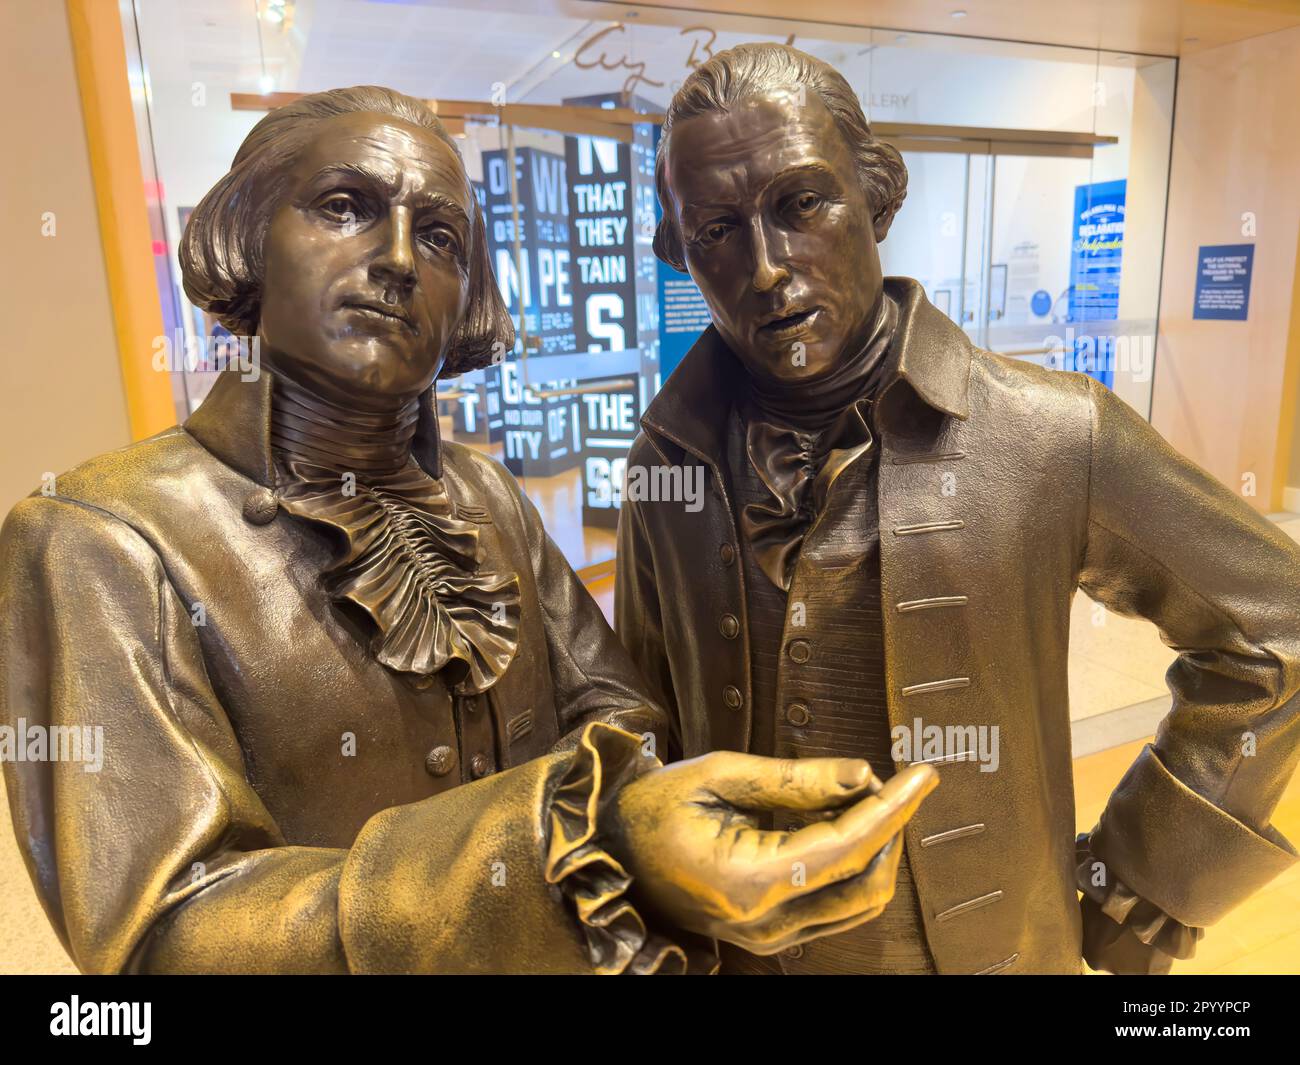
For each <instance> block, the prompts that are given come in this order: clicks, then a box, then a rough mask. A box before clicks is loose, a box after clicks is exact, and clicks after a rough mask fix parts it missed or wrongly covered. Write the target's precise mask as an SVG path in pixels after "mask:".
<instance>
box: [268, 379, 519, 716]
mask: <svg viewBox="0 0 1300 1065" xmlns="http://www.w3.org/2000/svg"><path fill="white" fill-rule="evenodd" d="M272 395H273V398H272V406H271V442H272V445H273V447H274V449H275V453H276V458H277V461H278V464H279V466H280V469H281V472H282V475H283V476H282V484H281V487H280V493H279V496H280V505H281V506H282V507H284V509H285V510H286V511H288V512H289V513H290V514H292V515H294V516H295V517H298V518H302V519H305V520H307V521H311V522H314V523H316V524H317V525H322V526H325V527H328V528H330V529H333V530H334V531H335V532H336V533H337V534H338V537H339V539H340V542H341V543H342V544H343V551H342V554H341V555H340V556H339V557H338V558H337V559H336V560H335V561H334V562H333V564H331V565H330V566H329V568H327V569H326V570H325V572H324V574H323V577H324V580H325V583H326V587H327V589H328V590H329V592H330V594H331V595H332V596H333V597H334V598H336V599H339V600H345V601H347V602H350V603H352V604H354V605H355V606H357V607H359V608H360V609H361V610H362V611H363V612H364V614H365V615H366V616H367V617H368V618H369V620H370V622H371V624H372V625H373V627H374V634H373V636H372V639H371V653H372V654H374V656H375V658H376V659H377V660H378V661H380V662H381V663H383V664H384V665H385V666H387V667H388V668H389V669H392V670H395V671H397V672H400V673H412V674H417V675H421V676H427V675H430V674H434V673H440V672H442V671H443V670H444V669H446V670H448V671H449V676H448V678H447V682H448V687H451V688H453V690H454V691H455V692H456V693H457V694H462V695H476V694H479V693H481V692H484V691H486V690H487V689H489V688H490V687H491V686H492V685H493V684H495V683H496V681H497V679H498V678H499V677H500V676H501V675H502V674H503V673H504V672H505V671H506V668H507V667H508V666H509V665H510V663H511V661H512V660H513V659H514V656H515V652H516V650H517V649H518V640H519V578H518V577H517V576H516V575H515V574H513V573H492V572H488V571H485V570H483V569H482V568H481V566H482V562H483V549H482V546H481V545H480V544H479V540H478V536H479V530H478V525H477V524H476V523H474V522H469V521H465V520H463V519H461V518H459V517H458V516H457V512H456V507H455V504H454V502H453V501H452V499H451V498H450V497H449V495H448V494H447V489H446V485H445V484H444V483H443V481H442V480H441V479H435V478H433V477H430V476H429V475H428V474H427V473H426V472H425V471H424V470H423V469H421V467H420V466H419V464H417V463H416V461H415V459H414V458H412V457H411V453H410V448H411V440H412V438H413V436H414V433H415V426H416V421H417V415H418V401H415V402H412V403H411V404H408V405H406V406H404V407H402V408H401V409H400V410H397V411H392V412H385V413H382V414H371V413H365V412H358V411H352V410H344V409H342V408H339V407H337V406H335V405H333V404H330V403H327V402H325V401H323V400H321V399H319V398H318V397H316V396H314V395H311V394H310V393H307V392H305V391H304V390H303V389H301V388H299V387H297V386H296V385H294V384H293V383H292V382H289V381H287V380H286V379H284V378H283V377H280V376H277V377H276V379H275V384H274V391H273V394H272Z"/></svg>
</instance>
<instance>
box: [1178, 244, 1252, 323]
mask: <svg viewBox="0 0 1300 1065" xmlns="http://www.w3.org/2000/svg"><path fill="white" fill-rule="evenodd" d="M1254 264H1255V245H1253V244H1209V245H1202V246H1201V249H1200V251H1199V252H1198V253H1197V255H1196V298H1195V300H1194V301H1193V303H1192V317H1193V318H1211V319H1218V320H1219V321H1226V322H1244V321H1245V320H1246V313H1247V311H1248V310H1249V309H1250V274H1251V270H1252V268H1253V267H1254Z"/></svg>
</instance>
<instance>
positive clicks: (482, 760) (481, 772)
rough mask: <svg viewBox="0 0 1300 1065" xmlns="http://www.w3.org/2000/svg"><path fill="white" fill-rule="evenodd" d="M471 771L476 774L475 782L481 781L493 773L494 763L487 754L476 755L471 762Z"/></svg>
mask: <svg viewBox="0 0 1300 1065" xmlns="http://www.w3.org/2000/svg"><path fill="white" fill-rule="evenodd" d="M469 771H470V772H471V773H473V774H474V779H475V780H479V779H481V778H483V777H485V776H487V775H488V774H489V773H491V772H492V763H491V762H490V761H489V760H488V756H487V755H486V754H476V755H475V756H474V757H473V758H471V759H470V760H469Z"/></svg>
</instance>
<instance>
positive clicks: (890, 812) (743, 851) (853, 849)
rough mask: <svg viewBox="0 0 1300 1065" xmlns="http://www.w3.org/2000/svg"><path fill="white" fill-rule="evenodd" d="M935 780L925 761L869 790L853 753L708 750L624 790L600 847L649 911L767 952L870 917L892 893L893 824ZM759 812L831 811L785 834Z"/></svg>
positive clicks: (873, 782)
mask: <svg viewBox="0 0 1300 1065" xmlns="http://www.w3.org/2000/svg"><path fill="white" fill-rule="evenodd" d="M938 783H939V775H938V773H937V772H936V771H935V770H934V769H933V768H932V767H930V766H913V767H911V768H908V769H905V770H903V771H902V772H901V773H899V774H898V775H897V776H895V777H894V778H893V779H892V780H890V781H889V782H888V783H887V784H885V785H884V786H883V787H880V786H879V781H878V780H877V779H876V778H875V776H874V775H873V774H872V772H871V767H870V766H869V765H868V764H867V763H866V762H864V761H861V760H859V759H849V758H808V759H801V760H798V761H791V760H785V759H775V758H761V757H758V756H756V755H748V754H737V753H734V752H730V751H719V752H715V753H713V754H708V755H704V756H703V757H701V758H695V759H692V760H690V761H686V762H677V763H674V764H672V765H669V766H666V767H664V768H662V769H656V770H653V771H652V772H650V773H647V774H646V775H645V776H643V777H641V778H640V779H638V780H637V781H635V782H634V783H632V784H630V785H628V787H627V788H625V789H624V791H623V792H622V793H621V794H620V795H619V797H618V799H617V802H616V806H615V814H616V824H615V825H614V826H611V829H610V833H609V834H610V835H611V836H612V837H613V838H612V839H611V840H610V845H611V849H612V850H613V851H614V852H615V853H616V854H617V856H618V857H619V859H620V861H622V862H623V864H624V865H625V867H626V868H627V870H628V872H630V873H631V874H632V876H633V878H634V888H633V891H634V893H635V894H636V896H637V898H638V900H639V901H640V902H641V903H642V904H643V905H644V906H645V907H646V908H647V909H648V910H650V911H652V912H654V913H657V914H658V915H660V916H661V917H662V918H663V919H664V920H666V921H668V922H671V923H672V924H673V925H676V926H677V927H679V928H683V929H685V930H687V931H690V932H695V933H698V934H701V935H706V936H710V937H713V938H716V939H723V940H726V941H727V942H730V943H734V944H736V945H737V946H739V947H743V948H744V949H746V950H748V951H751V952H752V953H755V954H774V953H776V952H777V951H780V950H784V949H786V948H787V947H791V946H794V945H796V944H798V943H803V942H806V941H808V940H810V939H815V938H817V937H819V936H823V935H829V934H833V933H835V932H842V931H845V930H847V929H849V928H853V927H854V926H856V925H859V924H861V923H863V922H864V921H869V920H871V919H872V918H873V917H876V916H877V915H879V913H880V912H881V910H883V909H884V907H885V905H886V903H888V902H889V900H890V899H891V898H892V897H893V894H894V883H895V878H896V876H897V873H898V863H899V858H900V857H901V853H902V840H901V838H900V833H901V831H902V828H903V826H904V825H905V824H906V823H907V821H908V819H909V818H910V817H911V816H912V814H913V813H915V811H916V809H917V807H918V806H919V805H920V804H921V801H922V800H923V799H924V798H925V797H926V796H927V795H928V794H929V793H930V792H931V791H933V790H934V788H935V787H936V786H937V785H938ZM873 787H874V788H876V789H878V791H877V792H876V793H874V794H873ZM765 811H775V812H780V811H796V812H799V813H801V814H808V813H819V812H828V813H829V814H832V815H833V816H830V817H829V819H828V820H824V821H819V822H817V823H816V824H812V825H809V826H807V827H805V828H801V829H799V830H798V831H795V832H781V831H765V830H763V829H760V828H759V827H758V825H759V816H758V815H759V814H760V813H762V812H765Z"/></svg>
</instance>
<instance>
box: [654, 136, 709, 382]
mask: <svg viewBox="0 0 1300 1065" xmlns="http://www.w3.org/2000/svg"><path fill="white" fill-rule="evenodd" d="M662 132H663V127H661V126H655V146H656V148H657V147H658V145H659V137H660V134H661V133H662ZM662 217H663V204H661V203H660V202H659V198H658V197H655V221H656V222H658V221H659V220H660V219H661V218H662ZM656 265H657V268H658V273H657V278H656V280H657V286H658V290H659V372H660V373H661V374H662V375H663V377H662V380H664V381H666V380H668V375H669V374H670V373H672V372H673V370H675V369H677V364H678V363H679V362H681V361H682V358H683V356H685V354H686V353H687V352H688V351H689V350H690V349H691V345H692V344H694V343H695V342H696V341H697V340H699V338H700V334H701V333H703V332H704V330H706V329H707V328H708V327H709V323H710V322H712V321H713V319H712V316H711V315H710V314H709V306H708V304H707V303H705V302H704V295H703V294H702V293H701V292H700V290H699V288H698V287H697V286H696V284H695V282H694V281H692V280H691V275H690V274H684V273H682V272H681V271H680V270H674V269H673V268H672V267H671V266H669V265H668V264H667V263H665V262H663V261H659V262H658V263H657V264H656Z"/></svg>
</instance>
